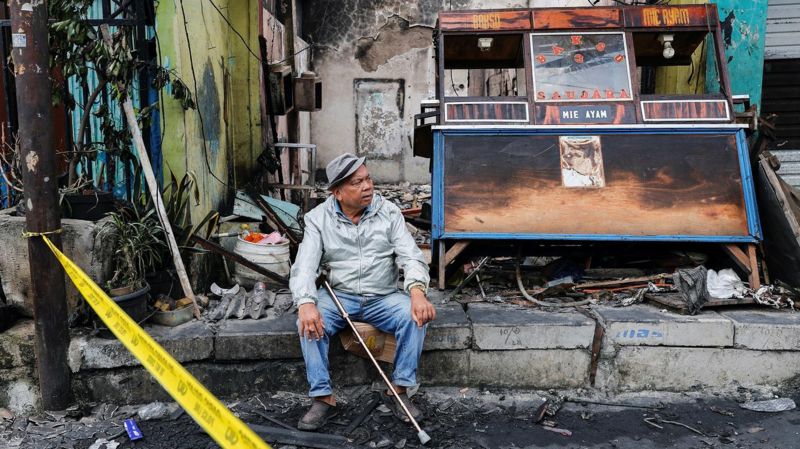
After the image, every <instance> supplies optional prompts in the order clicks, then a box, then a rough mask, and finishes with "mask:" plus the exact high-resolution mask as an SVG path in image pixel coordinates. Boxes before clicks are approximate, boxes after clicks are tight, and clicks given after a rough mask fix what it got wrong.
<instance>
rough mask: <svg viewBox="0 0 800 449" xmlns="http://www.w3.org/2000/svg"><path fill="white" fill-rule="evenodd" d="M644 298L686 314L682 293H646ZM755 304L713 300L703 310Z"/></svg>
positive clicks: (741, 301)
mask: <svg viewBox="0 0 800 449" xmlns="http://www.w3.org/2000/svg"><path fill="white" fill-rule="evenodd" d="M644 298H645V299H647V300H648V301H652V302H655V303H657V304H661V305H662V306H666V307H670V308H672V309H675V310H676V311H677V312H678V313H681V314H683V313H686V309H687V307H686V303H685V302H684V301H683V296H681V294H680V293H645V295H644ZM755 303H756V302H755V300H754V299H753V298H748V297H745V298H730V299H720V298H711V299H709V300H708V302H707V303H705V304H703V307H701V309H705V308H708V307H726V306H740V305H747V304H755Z"/></svg>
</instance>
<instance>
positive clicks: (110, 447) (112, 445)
mask: <svg viewBox="0 0 800 449" xmlns="http://www.w3.org/2000/svg"><path fill="white" fill-rule="evenodd" d="M117 447H119V443H117V442H116V441H109V440H107V439H105V438H99V439H97V440H96V441H95V442H94V443H92V445H91V446H89V449H117Z"/></svg>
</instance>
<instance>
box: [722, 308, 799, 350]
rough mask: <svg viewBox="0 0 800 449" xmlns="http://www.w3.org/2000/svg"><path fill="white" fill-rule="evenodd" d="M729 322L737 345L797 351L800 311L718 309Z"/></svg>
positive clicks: (740, 346)
mask: <svg viewBox="0 0 800 449" xmlns="http://www.w3.org/2000/svg"><path fill="white" fill-rule="evenodd" d="M721 315H722V316H724V317H727V318H729V319H730V320H731V321H732V322H733V328H734V330H735V336H734V340H733V344H734V346H736V347H737V348H747V349H757V350H766V351H775V350H787V351H800V314H797V313H790V312H784V311H778V310H734V311H730V312H721Z"/></svg>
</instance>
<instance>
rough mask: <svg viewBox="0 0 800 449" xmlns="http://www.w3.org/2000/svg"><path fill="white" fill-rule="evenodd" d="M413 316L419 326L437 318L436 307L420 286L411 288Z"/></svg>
mask: <svg viewBox="0 0 800 449" xmlns="http://www.w3.org/2000/svg"><path fill="white" fill-rule="evenodd" d="M411 318H412V319H413V320H414V322H415V323H417V326H419V327H422V326H423V325H425V323H427V322H429V321H433V320H434V319H436V309H434V308H433V304H431V303H430V301H428V298H426V297H425V292H423V291H422V290H421V289H419V288H412V289H411Z"/></svg>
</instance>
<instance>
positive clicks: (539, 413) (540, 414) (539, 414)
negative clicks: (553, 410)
mask: <svg viewBox="0 0 800 449" xmlns="http://www.w3.org/2000/svg"><path fill="white" fill-rule="evenodd" d="M545 413H547V399H544V400H543V401H542V403H541V404H540V405H539V406H538V407H536V410H534V412H533V422H536V423H538V422H541V421H542V420H543V419H544V415H545Z"/></svg>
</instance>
